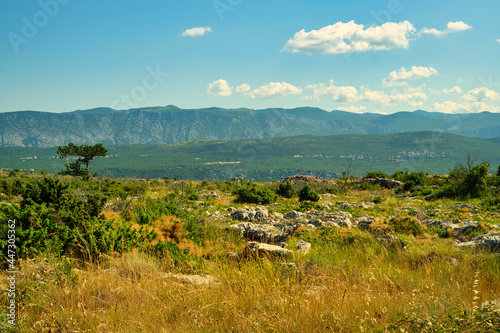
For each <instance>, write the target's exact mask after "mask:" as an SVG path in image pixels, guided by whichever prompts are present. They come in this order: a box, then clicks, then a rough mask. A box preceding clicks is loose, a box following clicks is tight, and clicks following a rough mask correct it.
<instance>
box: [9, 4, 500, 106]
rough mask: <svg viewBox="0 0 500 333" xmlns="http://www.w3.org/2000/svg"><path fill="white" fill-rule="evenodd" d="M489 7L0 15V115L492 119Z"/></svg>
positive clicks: (128, 9)
mask: <svg viewBox="0 0 500 333" xmlns="http://www.w3.org/2000/svg"><path fill="white" fill-rule="evenodd" d="M498 13H500V2H499V1H498V0H484V1H477V2H472V1H462V0H454V1H448V0H441V1H428V0H419V1H416V0H385V1H376V0H370V1H368V0H367V1H350V2H348V1H333V0H328V1H327V0H321V1H320V0H312V1H297V0H288V1H259V0H253V1H250V0H203V1H201V0H183V1H166V0H161V1H160V0H145V1H130V0H121V1H113V0H110V1H95V0H88V1H76V0H40V1H32V2H27V1H18V0H2V1H1V2H0V18H1V19H0V36H1V38H0V87H1V90H0V112H8V111H19V110H39V111H51V112H67V111H73V110H76V109H89V108H94V107H101V106H104V107H113V108H116V109H129V108H135V107H146V106H164V105H169V104H174V105H177V106H179V107H181V108H203V107H212V106H217V107H225V108H239V107H247V108H255V109H260V108H269V107H284V108H293V107H300V106H314V107H320V108H322V109H325V110H327V111H331V110H347V111H353V112H378V113H393V112H396V111H412V110H416V109H423V110H427V111H440V112H447V113H464V112H481V111H491V112H500V66H499V65H500V62H499V59H500V20H498Z"/></svg>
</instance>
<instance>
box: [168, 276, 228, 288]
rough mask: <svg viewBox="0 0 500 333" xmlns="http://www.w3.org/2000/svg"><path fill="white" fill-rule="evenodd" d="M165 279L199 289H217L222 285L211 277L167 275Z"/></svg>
mask: <svg viewBox="0 0 500 333" xmlns="http://www.w3.org/2000/svg"><path fill="white" fill-rule="evenodd" d="M164 277H165V278H167V279H172V280H175V281H176V282H178V283H182V284H190V285H193V286H197V287H215V286H218V285H219V284H220V282H219V281H218V280H217V279H215V278H214V277H212V276H210V275H186V274H174V273H165V274H164Z"/></svg>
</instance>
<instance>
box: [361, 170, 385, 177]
mask: <svg viewBox="0 0 500 333" xmlns="http://www.w3.org/2000/svg"><path fill="white" fill-rule="evenodd" d="M365 178H390V177H389V175H388V174H386V173H383V172H381V171H371V172H368V173H367V174H366V176H365Z"/></svg>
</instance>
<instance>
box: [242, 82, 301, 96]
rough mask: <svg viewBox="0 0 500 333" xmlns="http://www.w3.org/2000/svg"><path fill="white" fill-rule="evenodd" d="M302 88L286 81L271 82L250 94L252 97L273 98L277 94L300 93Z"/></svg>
mask: <svg viewBox="0 0 500 333" xmlns="http://www.w3.org/2000/svg"><path fill="white" fill-rule="evenodd" d="M301 93H302V88H300V87H295V86H293V85H291V84H290V83H286V82H270V83H267V84H265V85H263V86H261V87H259V88H257V89H254V90H253V91H252V92H251V93H250V94H249V96H250V97H251V98H271V97H275V96H286V95H298V94H301Z"/></svg>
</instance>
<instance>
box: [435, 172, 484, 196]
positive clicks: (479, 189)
mask: <svg viewBox="0 0 500 333" xmlns="http://www.w3.org/2000/svg"><path fill="white" fill-rule="evenodd" d="M488 168H489V164H482V165H476V166H473V167H472V168H471V170H470V171H468V172H467V171H464V170H461V169H454V170H453V171H451V172H450V175H449V177H448V179H446V180H445V185H444V186H443V188H442V189H441V190H440V191H438V192H437V193H436V196H437V197H438V198H444V197H446V198H480V197H483V196H485V195H486V194H487V193H488V186H487V183H486V180H487V176H488Z"/></svg>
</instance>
